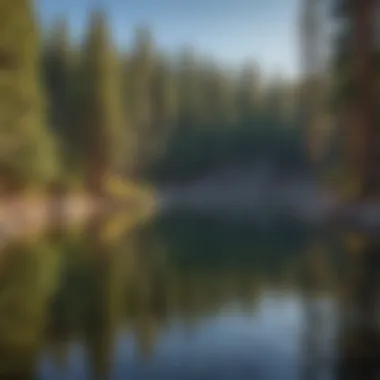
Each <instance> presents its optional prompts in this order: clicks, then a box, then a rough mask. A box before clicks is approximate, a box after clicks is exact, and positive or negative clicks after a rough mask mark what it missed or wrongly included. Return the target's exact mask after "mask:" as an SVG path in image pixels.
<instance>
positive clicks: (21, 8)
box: [0, 0, 57, 189]
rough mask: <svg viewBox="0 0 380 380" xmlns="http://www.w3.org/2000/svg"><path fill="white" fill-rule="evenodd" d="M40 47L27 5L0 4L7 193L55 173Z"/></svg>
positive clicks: (1, 137) (23, 0)
mask: <svg viewBox="0 0 380 380" xmlns="http://www.w3.org/2000/svg"><path fill="white" fill-rule="evenodd" d="M39 64H40V45H39V38H38V30H37V26H36V23H35V19H34V14H33V9H32V5H31V3H30V1H28V0H14V1H8V0H1V1H0V178H1V179H2V181H3V185H4V184H5V186H7V187H8V189H12V188H13V189H14V188H21V187H23V186H25V185H26V184H28V183H30V182H39V183H43V182H46V181H49V180H50V179H52V177H53V176H54V175H55V174H56V169H57V159H56V156H55V149H54V143H53V139H52V136H51V135H50V134H49V132H48V131H47V129H46V127H45V123H44V101H43V94H42V90H41V83H40V78H39Z"/></svg>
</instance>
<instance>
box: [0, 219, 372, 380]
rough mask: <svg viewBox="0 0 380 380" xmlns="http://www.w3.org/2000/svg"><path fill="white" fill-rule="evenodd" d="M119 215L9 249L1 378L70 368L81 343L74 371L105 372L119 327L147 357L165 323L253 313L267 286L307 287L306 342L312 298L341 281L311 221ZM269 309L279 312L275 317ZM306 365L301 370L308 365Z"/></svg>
mask: <svg viewBox="0 0 380 380" xmlns="http://www.w3.org/2000/svg"><path fill="white" fill-rule="evenodd" d="M124 222H125V221H124V219H123V216H122V215H115V216H112V217H110V218H107V219H105V220H104V219H98V220H93V221H92V222H91V223H90V224H89V225H88V226H86V229H85V230H84V231H82V232H81V233H77V234H70V235H68V234H61V235H59V238H55V239H50V240H49V239H40V240H37V241H35V242H33V244H21V245H18V246H16V248H17V250H18V251H19V252H18V253H17V252H16V253H15V252H13V251H10V252H8V254H6V255H5V257H6V260H5V261H4V264H3V268H2V274H1V276H0V281H1V284H2V285H1V289H0V328H1V335H0V349H1V352H4V353H5V354H4V355H1V356H0V364H1V365H0V370H1V371H2V372H1V374H0V375H1V378H6V377H5V375H6V374H9V376H10V375H13V376H16V377H17V376H21V375H17V374H18V372H19V371H21V369H22V368H25V371H24V372H26V371H29V372H30V374H31V376H32V375H36V376H37V375H38V373H39V371H40V370H41V368H39V367H36V366H37V365H38V366H41V365H42V364H41V363H44V361H45V362H46V360H48V359H49V360H50V363H51V365H52V366H53V367H54V368H55V371H58V372H61V373H66V374H68V373H69V372H70V371H72V370H73V368H74V367H73V366H74V364H73V358H72V355H71V356H70V353H72V352H73V347H77V348H78V347H81V348H82V349H83V352H84V359H83V360H84V361H85V367H86V368H87V369H86V368H84V369H83V368H82V369H81V371H82V370H83V371H90V374H91V375H90V378H94V379H95V378H103V379H106V378H108V379H110V380H113V379H114V378H116V377H115V376H114V369H115V361H116V360H124V359H126V358H124V357H123V358H121V359H117V350H118V347H119V346H118V344H119V343H118V342H120V337H121V336H125V337H127V338H128V339H132V340H133V341H134V342H135V344H134V345H133V350H137V352H136V353H135V354H137V355H135V354H133V355H132V359H131V358H130V360H132V362H129V363H137V362H140V363H145V362H154V358H155V357H156V354H157V352H159V350H160V347H161V346H160V339H161V338H160V337H161V336H162V334H164V333H165V331H171V330H170V329H172V328H173V326H174V325H173V323H174V324H175V323H177V322H178V321H181V324H183V325H187V326H188V327H194V328H195V327H196V326H197V324H198V322H199V321H205V320H207V318H209V317H212V316H218V315H219V316H220V317H222V316H223V315H225V316H226V315H227V314H226V313H228V312H229V311H228V310H232V308H233V309H234V310H239V311H238V313H240V314H239V315H246V316H247V317H248V318H252V317H253V316H255V315H256V314H255V313H256V312H257V311H258V310H259V309H260V308H262V307H263V306H262V305H263V301H264V298H263V297H264V296H263V294H265V291H266V290H276V292H277V293H278V294H279V295H280V296H281V294H303V295H304V297H303V300H304V301H303V302H304V305H305V306H306V309H305V310H306V317H307V318H309V325H308V330H307V331H306V332H305V339H306V342H305V344H306V346H307V347H309V348H311V347H312V337H313V334H314V336H316V335H318V334H319V333H318V331H319V329H318V328H317V326H316V325H315V324H313V323H312V322H313V320H315V321H316V322H318V318H316V319H315V317H318V308H316V307H315V305H316V304H318V299H324V298H328V299H331V297H336V289H337V288H338V284H339V283H340V281H341V278H340V277H339V275H338V273H339V270H338V268H342V257H341V256H339V255H336V254H335V252H336V251H337V250H336V249H335V248H331V245H330V239H329V238H327V237H325V236H323V237H321V236H319V238H318V239H317V240H315V239H314V238H313V234H311V233H310V231H308V230H307V229H305V228H303V227H302V226H299V225H292V224H291V223H288V224H287V225H286V226H284V225H277V226H272V227H271V228H262V227H259V226H253V225H252V224H249V223H247V222H244V223H237V222H231V223H229V224H228V225H226V224H225V223H222V222H220V221H218V220H211V219H207V218H201V217H198V218H197V217H194V216H191V217H183V218H182V219H181V218H178V217H173V218H172V219H170V218H169V219H162V220H158V221H155V222H152V223H151V224H147V225H145V226H141V227H136V228H135V229H134V230H131V229H129V228H122V226H123V224H124ZM127 224H128V223H126V225H127ZM315 241H317V245H316V244H315ZM321 242H322V243H321ZM318 244H319V247H318ZM310 247H311V248H312V249H310ZM16 248H14V250H16ZM305 262H306V266H305ZM369 267H370V268H371V269H373V268H374V266H373V263H372V264H371V265H370V266H369ZM306 280H307V281H306ZM367 286H369V285H367ZM301 290H302V292H301ZM292 297H293V296H292ZM284 299H286V297H285V298H284ZM360 299H361V301H363V296H362V297H361V298H360ZM315 300H317V303H316V302H315ZM227 309H228V310H227ZM226 310H227V311H226ZM11 312H12V315H11V314H10V313H11ZM275 318H277V319H275V321H279V322H280V321H281V315H276V316H275ZM208 320H210V321H212V319H208ZM215 320H216V321H217V320H218V319H217V318H216V319H215ZM328 322H329V321H327V322H326V320H324V321H323V323H328ZM215 323H217V322H215ZM252 323H253V322H252ZM215 326H216V327H217V325H215ZM3 331H4V333H3ZM190 331H193V330H190ZM221 333H223V331H222V332H221ZM246 333H247V334H246V335H247V336H249V334H251V332H250V331H246ZM273 334H277V333H275V332H273ZM182 339H185V338H182ZM186 339H188V337H187V338H186ZM186 339H185V340H186ZM274 339H282V338H276V337H274ZM247 342H248V341H247ZM209 343H211V342H209ZM238 343H239V342H237V343H236V344H238ZM123 344H124V343H123ZM182 344H183V346H184V347H185V346H186V345H187V341H183V343H182ZM244 344H246V343H244ZM247 344H248V343H247ZM250 344H251V343H250ZM248 347H250V346H249V345H248V346H247V349H246V350H249V348H248ZM246 353H247V354H248V351H246ZM304 353H306V350H304ZM11 354H12V355H11ZM317 354H318V353H317V352H314V351H312V350H310V351H308V352H307V358H306V359H307V360H311V362H312V361H313V357H314V359H315V358H316V357H317ZM252 355H253V354H252ZM11 356H12V358H13V359H12V360H11V359H10V357H11ZM41 358H43V361H42V362H41ZM300 359H301V360H303V358H300ZM233 360H234V361H236V363H232V362H231V363H228V359H227V360H221V361H220V363H219V364H218V365H219V366H223V365H227V364H231V365H232V364H233V365H238V362H240V361H242V360H243V358H239V357H236V358H232V357H231V361H233ZM252 360H254V358H252ZM241 366H242V367H241V368H243V367H244V366H246V363H245V364H244V363H243V361H242V363H241ZM220 368H222V367H220ZM244 368H245V367H244ZM314 368H315V367H313V366H311V367H309V371H307V370H306V374H307V373H309V374H311V373H315V370H314ZM243 372H244V371H243ZM70 373H71V372H70ZM215 374H216V372H215ZM3 375H4V376H3ZM124 375H125V376H126V374H123V376H124ZM67 376H69V375H67ZM72 376H74V375H72ZM188 376H190V374H188ZM194 376H195V375H194ZM16 377H14V378H16ZM19 378H20V377H19ZM21 378H26V375H23V377H21ZM37 378H38V377H37ZM55 378H56V377H55V375H46V376H44V377H42V379H49V380H50V379H55ZM83 378H87V377H86V376H84V377H83ZM189 378H191V376H190V377H189ZM268 379H269V378H268ZM79 380H82V378H79Z"/></svg>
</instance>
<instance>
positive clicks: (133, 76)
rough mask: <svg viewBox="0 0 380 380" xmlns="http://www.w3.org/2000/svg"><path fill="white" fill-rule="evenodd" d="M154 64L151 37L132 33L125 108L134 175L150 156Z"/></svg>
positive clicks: (146, 31)
mask: <svg viewBox="0 0 380 380" xmlns="http://www.w3.org/2000/svg"><path fill="white" fill-rule="evenodd" d="M155 61H156V55H155V44H154V39H153V36H152V33H151V31H150V30H149V29H148V28H146V27H139V28H138V29H137V30H136V32H135V42H134V47H133V51H132V56H131V59H130V65H129V70H128V77H129V79H128V80H127V86H128V88H127V94H128V106H127V107H128V110H129V112H130V122H131V124H132V126H133V129H134V131H135V133H134V142H135V152H136V153H135V156H134V158H135V167H134V168H133V172H134V175H139V174H140V173H141V171H142V170H143V168H144V167H145V166H146V164H147V160H148V157H149V156H150V154H151V152H150V144H149V143H148V141H149V139H150V136H151V132H152V128H153V125H154V120H153V112H154V110H153V104H152V92H153V82H154V72H155V65H156V62H155Z"/></svg>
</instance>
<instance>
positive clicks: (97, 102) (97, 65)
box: [78, 12, 126, 192]
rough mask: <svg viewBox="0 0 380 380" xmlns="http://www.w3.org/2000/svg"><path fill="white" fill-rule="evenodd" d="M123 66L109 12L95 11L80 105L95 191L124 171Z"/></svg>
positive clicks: (88, 170) (82, 134)
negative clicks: (110, 27) (113, 42)
mask: <svg viewBox="0 0 380 380" xmlns="http://www.w3.org/2000/svg"><path fill="white" fill-rule="evenodd" d="M120 69H121V67H120V61H119V59H118V56H117V54H116V52H115V48H114V46H113V44H112V41H111V38H110V35H109V30H108V25H107V20H106V16H105V14H104V13H102V12H95V13H94V14H93V15H92V19H91V23H90V28H89V31H88V37H87V40H86V41H85V45H84V51H83V57H82V62H81V68H80V72H81V74H80V77H81V86H82V89H81V94H80V103H79V109H78V112H80V118H79V127H80V128H79V129H80V135H79V136H78V138H79V140H80V142H81V144H82V147H83V154H84V163H85V165H84V166H85V170H86V173H87V179H88V185H89V187H90V189H91V190H92V191H95V192H102V191H103V190H104V185H105V183H106V181H107V180H108V177H109V176H110V175H115V174H120V173H121V172H122V170H123V166H124V159H125V153H124V152H125V143H126V141H125V130H126V126H125V121H124V110H123V103H122V86H121V77H120V75H121V71H120ZM82 81H83V82H82Z"/></svg>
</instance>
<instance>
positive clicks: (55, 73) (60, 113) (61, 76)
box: [43, 19, 78, 174]
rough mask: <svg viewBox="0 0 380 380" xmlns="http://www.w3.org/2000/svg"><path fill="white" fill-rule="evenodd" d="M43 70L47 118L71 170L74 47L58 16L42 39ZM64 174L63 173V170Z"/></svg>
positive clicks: (63, 22)
mask: <svg viewBox="0 0 380 380" xmlns="http://www.w3.org/2000/svg"><path fill="white" fill-rule="evenodd" d="M43 72H44V77H45V85H46V89H47V96H48V120H49V124H50V127H51V129H52V130H53V131H54V132H55V134H56V136H57V140H58V143H59V145H60V146H59V148H60V153H61V155H62V161H63V163H64V166H65V169H66V172H67V171H68V170H70V169H71V170H73V167H75V166H76V164H77V163H78V162H76V161H75V159H74V157H75V149H74V146H75V137H76V135H75V130H73V111H74V108H73V106H74V104H75V99H74V79H75V78H74V73H75V64H74V51H73V48H72V46H71V42H70V37H69V32H68V27H67V23H66V20H64V19H61V20H59V21H58V22H57V23H56V24H55V26H54V28H53V30H52V32H51V38H49V39H48V40H47V42H46V45H45V49H44V60H43ZM66 174H67V173H66Z"/></svg>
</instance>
